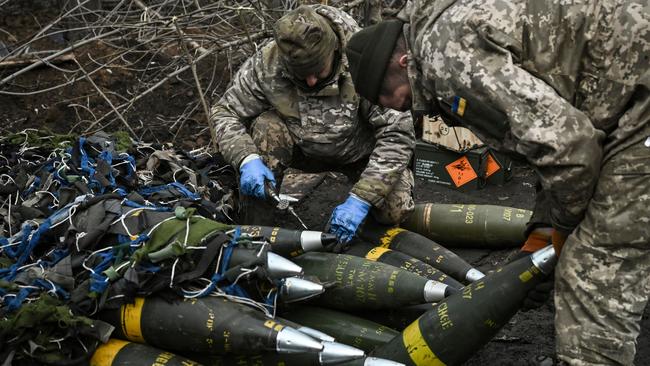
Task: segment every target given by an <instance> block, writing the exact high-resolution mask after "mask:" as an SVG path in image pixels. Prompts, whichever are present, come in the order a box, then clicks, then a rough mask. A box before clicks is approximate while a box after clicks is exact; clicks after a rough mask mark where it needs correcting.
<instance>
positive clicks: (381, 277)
mask: <svg viewBox="0 0 650 366" xmlns="http://www.w3.org/2000/svg"><path fill="white" fill-rule="evenodd" d="M294 261H295V262H296V263H298V265H300V266H301V267H302V268H303V270H304V271H305V274H306V275H310V276H316V277H318V279H319V280H320V282H321V283H332V284H333V285H332V287H331V288H328V289H327V290H326V291H325V293H323V294H322V295H320V296H319V297H318V298H317V299H315V300H314V302H315V303H317V304H320V305H324V306H327V307H332V308H336V309H346V310H349V309H355V308H356V309H360V308H363V309H386V308H393V307H399V306H404V305H410V304H421V303H425V302H435V301H439V300H441V299H443V298H444V297H445V296H447V295H449V294H450V293H452V292H454V291H455V289H453V288H451V287H449V286H447V285H445V284H443V283H440V282H437V281H432V280H427V279H426V278H424V277H421V276H418V275H416V274H414V273H411V272H408V271H405V270H403V269H399V268H397V267H394V266H391V265H388V264H384V263H379V262H373V261H370V260H367V259H365V258H359V257H355V256H351V255H347V254H333V253H305V254H303V255H301V256H300V257H297V258H295V259H294Z"/></svg>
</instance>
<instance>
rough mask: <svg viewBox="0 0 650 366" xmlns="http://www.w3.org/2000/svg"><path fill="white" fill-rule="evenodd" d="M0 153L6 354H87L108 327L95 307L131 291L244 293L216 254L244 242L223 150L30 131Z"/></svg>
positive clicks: (1, 339) (44, 357) (0, 336)
mask: <svg viewBox="0 0 650 366" xmlns="http://www.w3.org/2000/svg"><path fill="white" fill-rule="evenodd" d="M0 160H2V161H3V163H2V164H1V165H0V202H1V203H0V216H1V217H2V218H3V219H2V222H1V223H0V228H1V233H2V235H0V296H1V303H2V307H1V308H0V316H2V320H0V343H1V344H3V351H2V353H1V354H0V358H1V359H9V360H11V359H13V360H14V361H15V362H16V363H14V364H21V363H20V362H21V360H22V361H23V362H25V363H27V364H29V363H30V362H32V363H33V362H34V361H38V362H40V363H46V364H76V363H77V362H81V363H83V362H87V357H89V355H90V354H91V353H92V350H93V349H94V348H95V347H96V346H97V344H98V342H99V341H102V342H105V341H106V340H107V339H108V337H109V335H110V334H111V332H112V329H113V327H112V326H110V325H108V324H106V323H103V322H101V321H99V320H94V319H92V317H93V315H95V314H96V313H97V312H98V311H100V310H102V309H110V308H116V307H119V306H120V305H122V304H124V303H125V302H132V301H133V299H134V298H135V297H136V296H148V295H151V294H153V293H160V294H165V293H166V294H169V295H171V296H184V297H200V296H206V295H209V294H212V293H224V294H232V295H234V296H240V295H241V296H246V295H245V294H244V292H243V290H242V289H241V288H239V287H238V286H237V285H236V282H237V281H236V280H237V279H238V278H237V276H234V275H233V274H230V273H228V271H226V267H227V264H226V265H224V266H222V267H221V268H220V267H219V266H218V264H219V263H220V262H219V261H218V260H216V258H217V255H220V254H219V253H220V252H221V249H223V247H228V246H229V245H230V246H231V245H234V244H236V243H245V242H249V241H250V239H248V238H244V237H240V236H239V231H238V230H237V231H234V232H233V230H231V229H233V226H232V225H231V224H232V223H233V218H235V219H236V216H235V210H233V207H235V205H236V203H235V201H234V193H235V192H234V190H233V188H235V187H236V183H235V181H234V178H235V175H234V172H233V170H232V168H230V167H229V166H227V165H225V164H224V163H223V161H222V160H220V158H219V157H218V156H212V155H210V154H208V153H206V152H205V151H190V152H185V151H180V150H176V149H174V148H173V147H171V146H164V145H154V144H145V143H134V142H132V141H131V139H130V138H129V137H128V136H127V135H125V134H121V133H116V134H115V135H113V136H110V135H107V134H104V133H101V132H100V133H97V134H95V135H92V136H89V137H75V136H72V135H65V136H61V135H50V134H48V133H44V132H38V131H31V130H26V131H23V132H21V133H19V134H14V135H9V136H6V137H3V138H1V139H0ZM228 243H232V244H228ZM198 279H201V281H200V282H196V280H198ZM206 284H207V285H206Z"/></svg>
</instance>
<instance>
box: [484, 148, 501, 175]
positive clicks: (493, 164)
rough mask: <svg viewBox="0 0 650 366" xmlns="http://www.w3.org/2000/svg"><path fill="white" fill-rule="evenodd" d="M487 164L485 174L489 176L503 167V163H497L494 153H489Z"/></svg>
mask: <svg viewBox="0 0 650 366" xmlns="http://www.w3.org/2000/svg"><path fill="white" fill-rule="evenodd" d="M486 160H487V164H486V165H487V166H486V167H485V176H486V177H489V176H491V175H492V174H494V173H496V172H498V171H499V169H501V165H499V163H497V161H496V159H494V157H493V156H492V154H490V153H488V155H487V159H486Z"/></svg>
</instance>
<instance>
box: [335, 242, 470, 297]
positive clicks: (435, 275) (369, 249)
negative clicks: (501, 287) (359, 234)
mask: <svg viewBox="0 0 650 366" xmlns="http://www.w3.org/2000/svg"><path fill="white" fill-rule="evenodd" d="M345 253H346V254H350V255H354V256H357V257H363V258H366V259H369V260H372V261H377V262H381V263H386V264H390V265H391V266H395V267H398V268H401V269H403V270H406V271H409V272H412V273H415V274H417V275H420V276H422V277H425V278H428V279H430V280H434V281H438V282H442V283H444V284H446V285H448V286H450V287H453V288H456V289H460V288H462V287H463V285H462V284H461V283H460V282H458V281H456V280H455V279H453V278H451V277H449V276H448V275H446V274H445V273H443V272H442V271H439V270H437V269H436V268H434V267H433V266H431V265H429V264H426V263H424V262H423V261H421V260H419V259H417V258H414V257H412V256H410V255H408V254H405V253H402V252H400V251H397V250H392V249H389V248H384V247H376V246H374V245H372V244H369V243H365V242H361V241H357V242H355V243H354V244H352V245H351V246H350V248H348V250H347V251H346V252H345Z"/></svg>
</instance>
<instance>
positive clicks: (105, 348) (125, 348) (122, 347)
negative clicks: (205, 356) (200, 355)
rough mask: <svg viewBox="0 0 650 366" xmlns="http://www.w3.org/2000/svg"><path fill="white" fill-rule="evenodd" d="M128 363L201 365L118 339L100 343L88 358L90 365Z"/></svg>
mask: <svg viewBox="0 0 650 366" xmlns="http://www.w3.org/2000/svg"><path fill="white" fill-rule="evenodd" d="M129 365H133V366H135V365H165V366H201V364H200V363H198V362H194V361H192V360H189V359H187V358H184V357H181V356H177V355H175V354H173V353H170V352H167V351H161V350H159V349H157V348H154V347H151V346H147V345H144V344H138V343H131V342H127V341H123V340H120V339H110V340H109V341H108V342H106V343H105V344H102V345H100V346H99V347H97V350H95V353H94V354H93V356H92V358H91V359H90V366H129Z"/></svg>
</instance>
